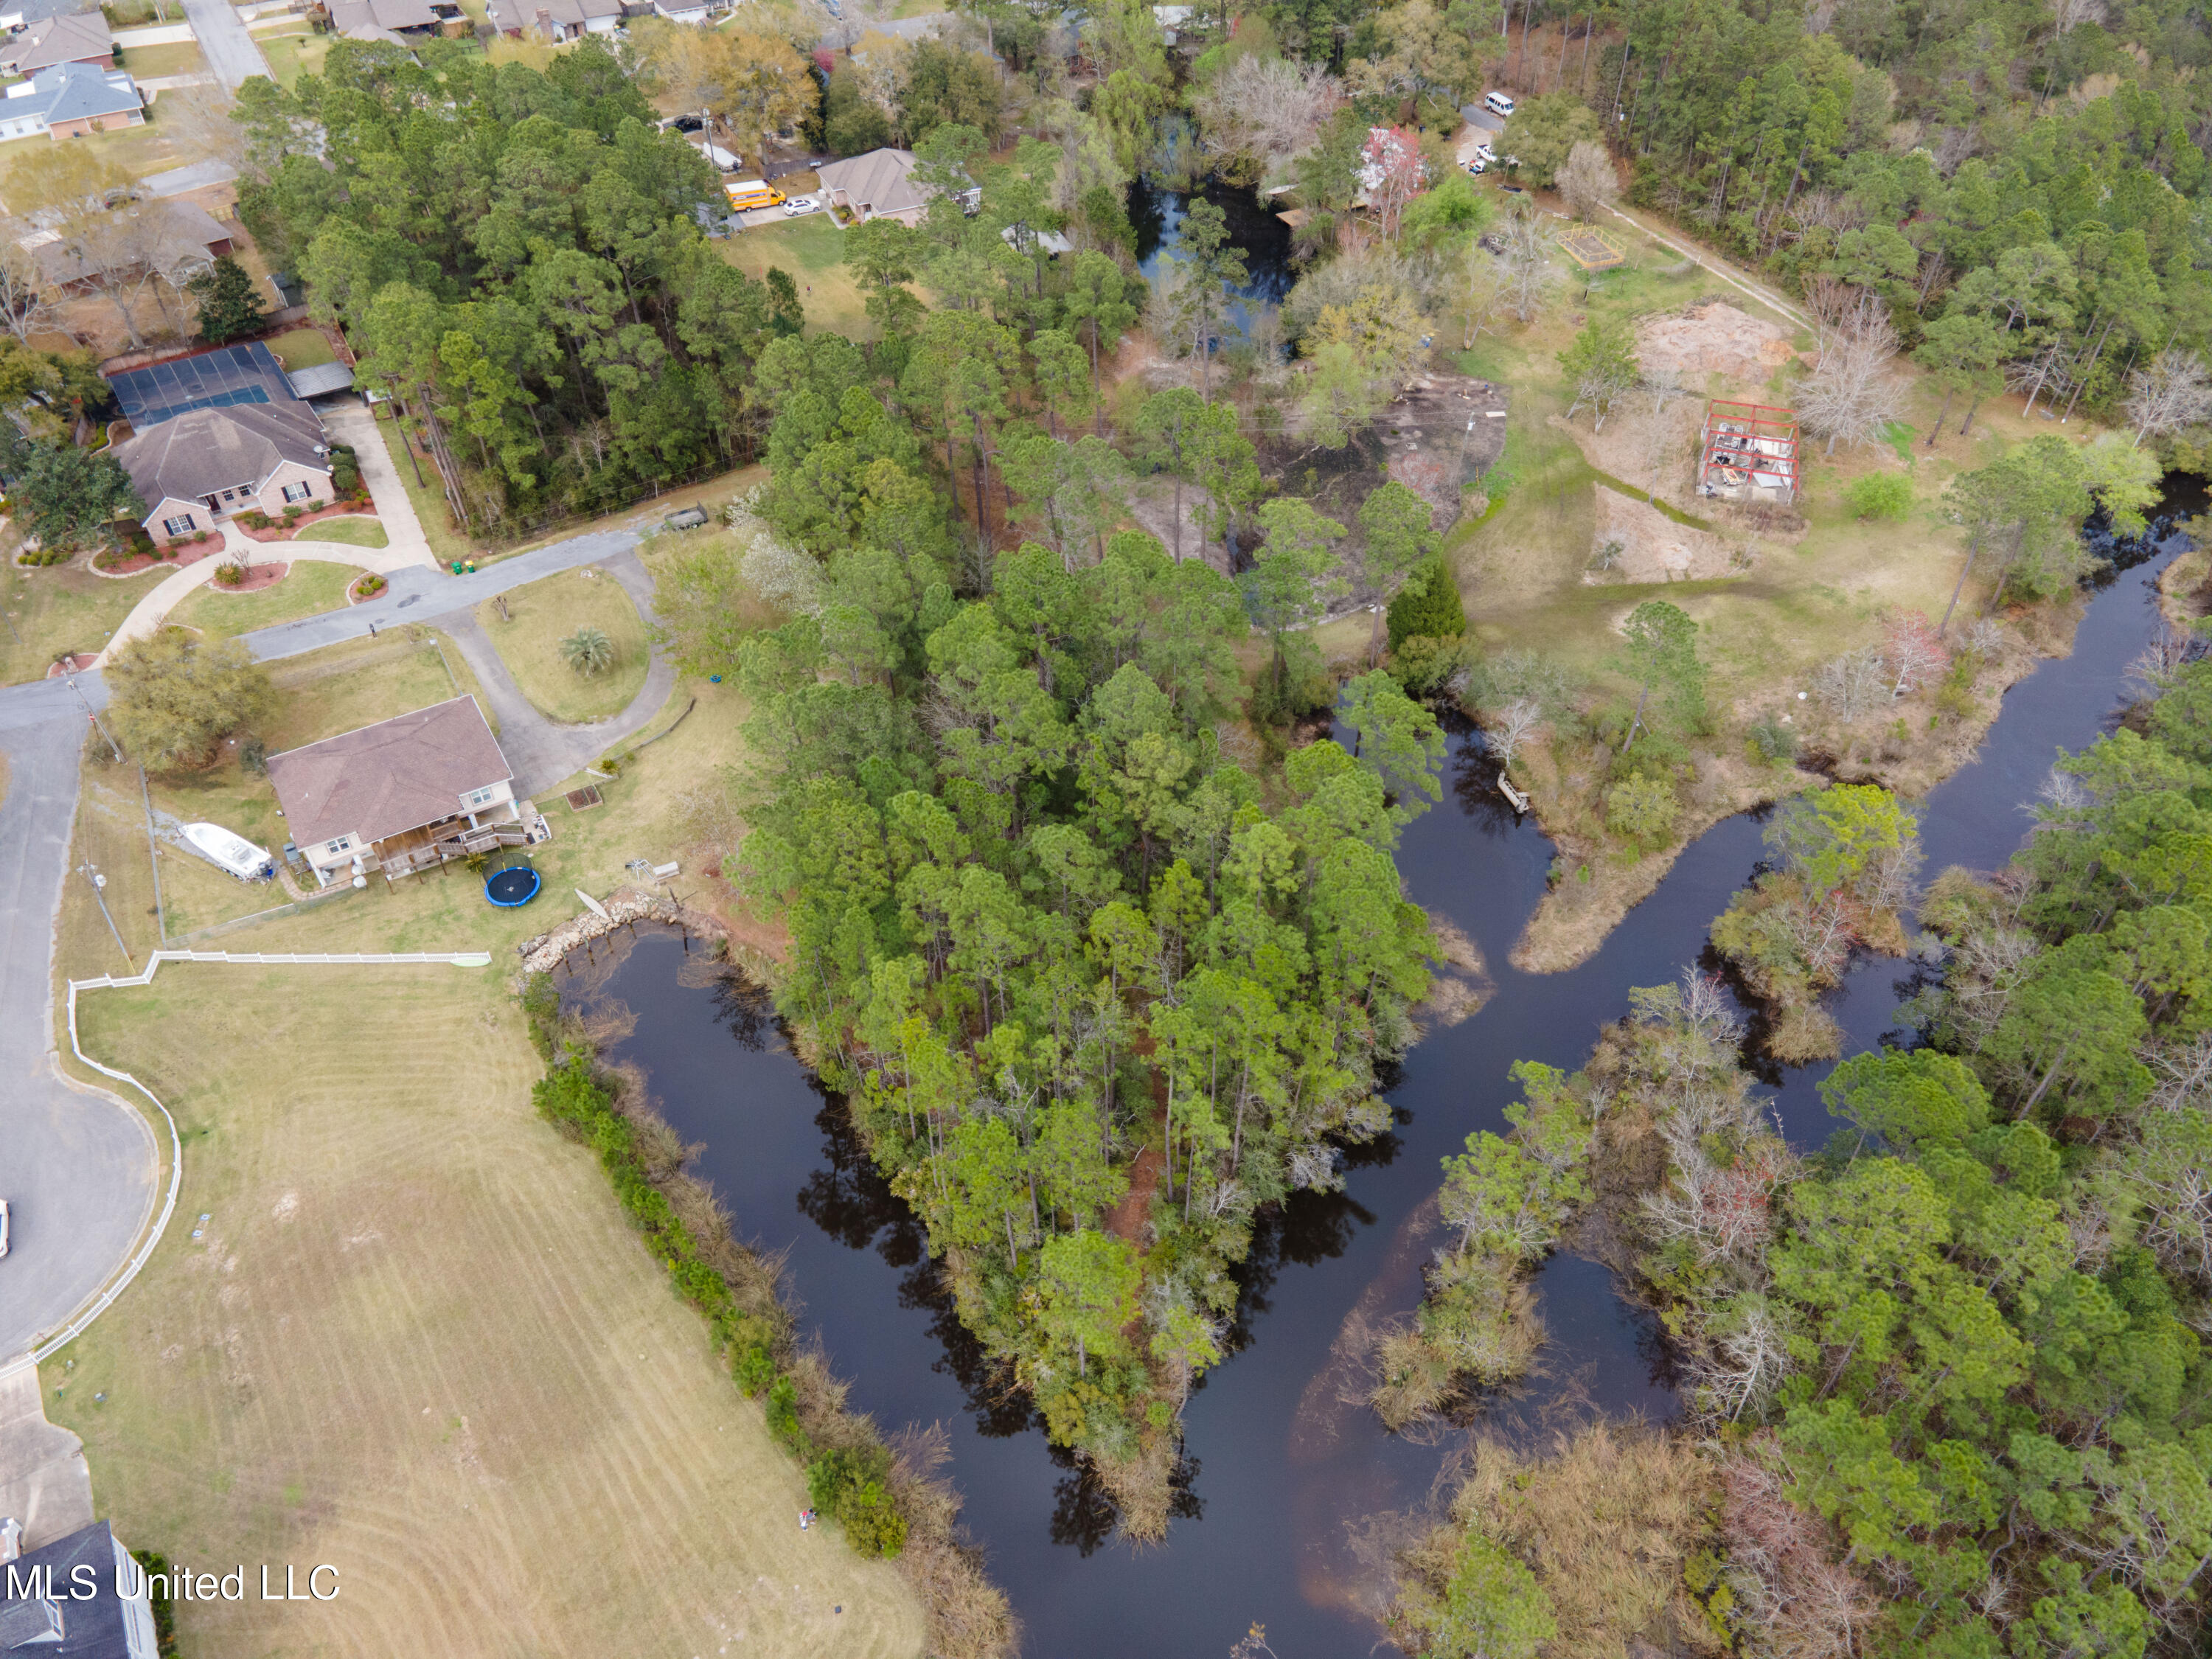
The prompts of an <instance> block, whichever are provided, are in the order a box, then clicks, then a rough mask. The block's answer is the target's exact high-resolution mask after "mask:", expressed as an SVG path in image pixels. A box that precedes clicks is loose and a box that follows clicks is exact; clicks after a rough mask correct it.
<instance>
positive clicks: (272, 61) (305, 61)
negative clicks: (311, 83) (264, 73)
mask: <svg viewBox="0 0 2212 1659" xmlns="http://www.w3.org/2000/svg"><path fill="white" fill-rule="evenodd" d="M253 40H254V44H255V45H256V46H259V47H260V48H261V55H262V56H263V57H264V58H267V59H268V60H269V72H270V75H271V76H274V77H275V79H276V84H277V85H278V86H280V87H283V88H285V89H286V90H287V91H289V90H290V89H291V88H292V87H293V86H294V84H295V83H296V82H298V80H299V78H300V77H301V76H303V75H320V74H321V73H322V72H323V59H324V58H327V57H329V56H330V51H331V37H330V36H329V35H327V34H257V35H255V36H254V37H253Z"/></svg>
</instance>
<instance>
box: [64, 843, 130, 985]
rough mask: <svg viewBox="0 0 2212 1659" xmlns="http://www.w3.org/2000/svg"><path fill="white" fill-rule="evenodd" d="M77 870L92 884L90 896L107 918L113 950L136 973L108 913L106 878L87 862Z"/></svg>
mask: <svg viewBox="0 0 2212 1659" xmlns="http://www.w3.org/2000/svg"><path fill="white" fill-rule="evenodd" d="M77 868H78V869H80V870H82V872H84V877H85V879H86V880H87V881H89V882H90V883H91V884H92V896H93V897H94V898H95V899H97V900H98V901H99V902H100V915H103V916H106V917H107V931H108V932H109V933H112V934H114V935H115V948H116V949H117V950H118V951H122V952H123V960H124V961H125V962H126V963H130V964H131V972H132V973H134V974H135V973H137V971H138V964H137V963H135V962H131V947H130V946H129V945H125V944H124V942H123V932H122V929H120V928H118V927H116V925H115V918H114V916H112V915H110V914H109V912H108V908H107V878H106V876H103V875H101V874H100V872H99V871H97V870H95V869H94V868H93V867H92V864H91V861H90V860H87V861H86V862H84V863H82V864H80V865H79V866H77Z"/></svg>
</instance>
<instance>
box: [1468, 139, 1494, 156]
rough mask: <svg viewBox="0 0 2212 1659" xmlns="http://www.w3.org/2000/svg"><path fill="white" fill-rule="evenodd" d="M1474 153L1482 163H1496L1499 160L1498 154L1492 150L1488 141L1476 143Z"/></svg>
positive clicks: (1481, 140) (1483, 140)
mask: <svg viewBox="0 0 2212 1659" xmlns="http://www.w3.org/2000/svg"><path fill="white" fill-rule="evenodd" d="M1474 153H1475V155H1476V157H1477V159H1479V160H1480V161H1496V160H1497V159H1498V152H1497V151H1496V150H1494V149H1491V147H1490V143H1489V141H1488V140H1487V139H1480V140H1478V141H1477V142H1476V143H1475V146H1474Z"/></svg>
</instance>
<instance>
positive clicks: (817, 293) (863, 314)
mask: <svg viewBox="0 0 2212 1659" xmlns="http://www.w3.org/2000/svg"><path fill="white" fill-rule="evenodd" d="M716 246H719V247H720V249H721V250H722V257H723V258H725V259H727V260H728V261H729V262H730V263H731V264H733V265H735V266H736V267H737V268H738V270H742V271H744V273H745V275H746V276H752V277H756V278H762V277H765V276H767V275H768V273H769V267H770V266H771V265H774V266H776V267H778V268H780V269H781V270H786V271H788V272H789V273H790V274H791V277H792V280H793V282H795V283H798V284H799V303H800V304H801V305H802V306H803V307H805V311H806V320H807V321H808V323H810V324H811V325H813V326H814V327H815V328H816V329H817V330H819V331H826V332H829V333H833V334H845V335H849V336H851V337H853V338H854V339H856V340H867V339H872V338H874V337H875V326H874V325H872V323H870V322H869V321H868V315H867V303H866V297H865V296H864V295H862V294H861V292H860V289H859V287H858V286H857V285H856V284H855V283H854V281H853V274H852V272H850V271H849V270H847V269H846V268H845V233H844V232H843V231H842V230H840V229H838V228H837V227H836V224H835V223H834V222H832V221H831V219H830V217H829V214H827V213H826V212H825V213H810V214H808V215H807V216H805V218H803V219H787V220H786V221H784V222H783V223H781V224H780V225H769V226H767V227H765V228H762V229H759V230H745V231H740V232H738V234H736V235H734V236H732V237H731V238H730V239H729V240H727V241H725V242H720V243H718V244H717V245H716ZM809 289H811V290H812V291H811V293H810V292H809V291H808V290H809Z"/></svg>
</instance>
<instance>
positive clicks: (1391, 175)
mask: <svg viewBox="0 0 2212 1659" xmlns="http://www.w3.org/2000/svg"><path fill="white" fill-rule="evenodd" d="M1359 154H1360V162H1361V166H1360V168H1359V184H1360V187H1361V188H1362V189H1363V190H1364V191H1366V192H1367V205H1368V207H1369V208H1370V210H1372V211H1373V213H1374V215H1375V219H1376V223H1377V224H1378V225H1379V226H1381V228H1382V231H1383V235H1385V236H1386V237H1389V239H1390V240H1393V241H1395V240H1397V236H1398V216H1399V215H1400V214H1401V213H1403V212H1404V211H1405V210H1406V204H1407V203H1408V202H1410V201H1412V200H1413V197H1416V196H1418V195H1419V194H1420V191H1421V186H1422V185H1423V184H1424V183H1425V182H1426V180H1427V178H1428V164H1427V163H1426V162H1425V161H1422V160H1421V144H1420V140H1419V139H1418V138H1416V137H1414V136H1413V134H1412V133H1410V132H1408V131H1406V130H1405V129H1404V128H1403V127H1370V128H1368V129H1367V143H1366V146H1365V148H1364V149H1362V150H1361V151H1360V153H1359Z"/></svg>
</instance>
